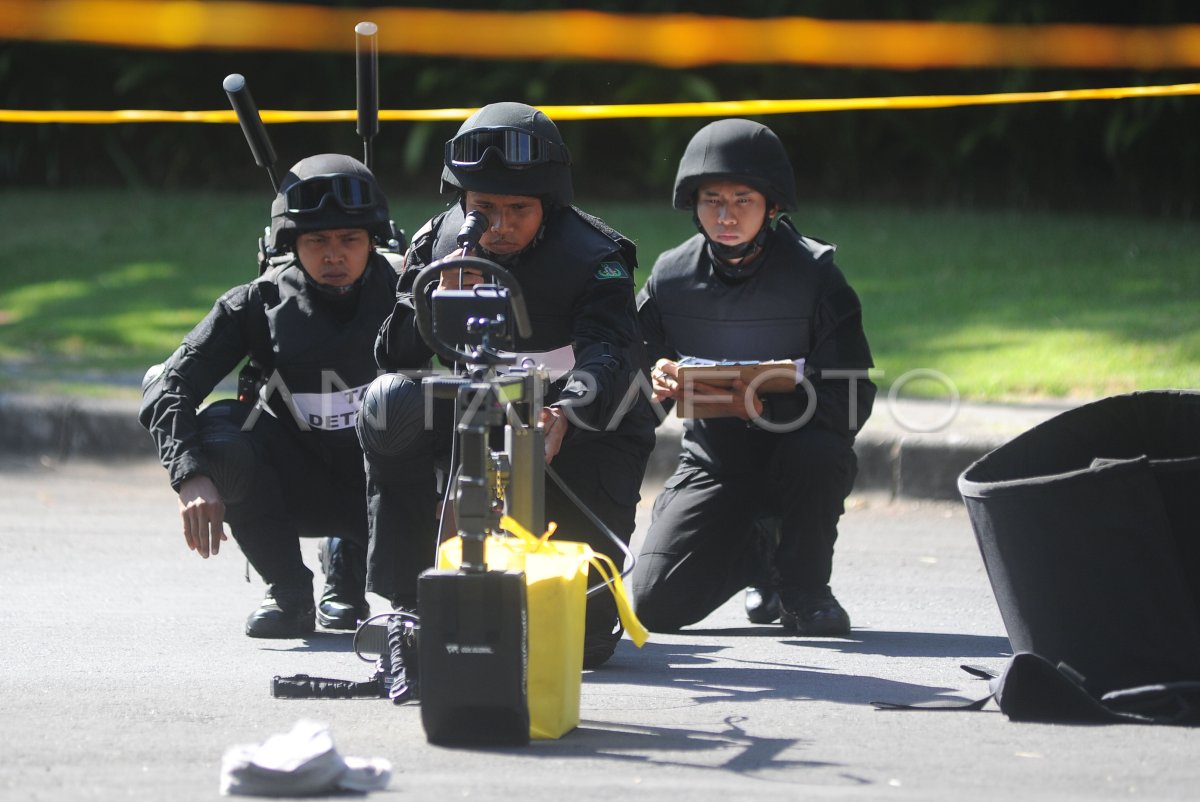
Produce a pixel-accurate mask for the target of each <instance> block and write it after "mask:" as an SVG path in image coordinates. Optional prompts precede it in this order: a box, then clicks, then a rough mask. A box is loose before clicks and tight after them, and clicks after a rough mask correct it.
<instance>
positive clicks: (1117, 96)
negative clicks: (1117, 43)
mask: <svg viewBox="0 0 1200 802" xmlns="http://www.w3.org/2000/svg"><path fill="white" fill-rule="evenodd" d="M1173 95H1200V83H1193V84H1170V85H1166V86H1123V87H1113V88H1108V89H1057V90H1053V91H1048V92H1003V93H997V94H982V95H910V96H899V97H858V98H810V99H799V100H723V101H709V102H704V103H624V104H606V105H588V106H539V107H538V108H540V109H542V111H544V112H546V114H548V115H549V116H550V117H551V118H552V119H554V120H603V119H616V118H634V117H749V116H756V115H763V114H798V113H805V112H818V111H858V110H865V109H941V108H951V107H955V106H985V105H996V104H1003V103H1047V102H1057V101H1075V100H1121V99H1127V98H1145V97H1168V96H1173ZM474 111H476V109H474V108H463V109H381V110H380V111H379V119H380V120H403V121H409V122H429V121H440V120H465V119H466V118H467V117H469V116H470V115H471V113H472V112H474ZM259 114H260V116H261V117H262V120H263V122H265V123H311V122H333V121H346V120H356V119H357V112H356V111H270V110H263V111H260V112H259ZM233 122H237V116H236V115H235V114H234V113H233V110H232V109H229V110H221V111H153V110H134V109H125V110H118V111H33V110H29V111H26V110H21V109H0V123H233Z"/></svg>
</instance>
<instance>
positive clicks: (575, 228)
mask: <svg viewBox="0 0 1200 802" xmlns="http://www.w3.org/2000/svg"><path fill="white" fill-rule="evenodd" d="M462 223H463V210H462V208H461V207H460V206H454V207H453V208H451V209H449V210H448V211H447V212H446V213H445V214H443V215H442V216H441V217H440V218H438V219H436V220H435V221H434V222H433V228H432V231H431V236H432V237H433V246H432V252H431V253H432V258H431V261H432V260H433V259H441V258H443V257H445V256H449V255H450V254H451V253H454V252H455V251H457V250H458V244H457V243H456V242H455V237H456V236H457V234H458V231H459V229H460V228H462ZM418 236H419V235H418ZM414 247H419V243H417V242H414ZM632 253H633V244H632V243H631V242H630V241H629V240H627V239H625V238H624V237H623V236H621V235H620V234H619V233H617V232H616V231H614V230H613V229H611V228H608V227H607V226H605V225H604V224H603V223H600V222H599V221H597V220H596V219H595V218H592V217H590V216H584V214H583V213H582V212H580V211H579V210H577V209H575V208H574V207H573V206H572V207H565V208H563V207H560V208H559V209H557V210H556V211H555V212H554V213H553V217H552V219H550V220H547V221H546V222H545V235H544V237H543V239H542V240H541V242H539V243H538V244H537V246H536V247H534V248H532V249H530V250H529V251H527V252H525V253H522V254H520V255H519V256H518V257H517V259H516V260H515V261H514V263H513V264H510V265H506V266H505V267H506V269H508V270H509V271H510V272H511V273H512V274H513V276H514V277H515V278H516V279H517V281H519V282H520V284H521V290H522V292H523V294H524V296H525V306H526V307H527V308H528V310H529V321H530V323H531V324H532V325H533V336H532V337H530V338H529V339H528V340H518V342H517V346H518V348H519V349H520V350H522V351H553V350H554V349H556V348H562V347H563V346H566V345H570V343H571V339H572V322H573V320H574V317H573V314H572V310H571V304H570V301H571V299H573V298H578V297H579V296H580V295H582V294H583V292H584V290H585V289H586V288H587V285H588V284H589V283H590V282H591V281H592V279H593V278H594V274H595V272H596V266H597V265H598V264H600V263H601V262H603V261H604V260H605V259H612V258H614V257H615V256H617V255H618V254H620V256H621V257H622V259H623V260H624V262H625V266H626V267H627V268H628V270H629V272H630V274H632V273H633V270H634V268H635V267H636V263H635V262H633V261H632V258H633V257H632ZM427 264H428V262H427Z"/></svg>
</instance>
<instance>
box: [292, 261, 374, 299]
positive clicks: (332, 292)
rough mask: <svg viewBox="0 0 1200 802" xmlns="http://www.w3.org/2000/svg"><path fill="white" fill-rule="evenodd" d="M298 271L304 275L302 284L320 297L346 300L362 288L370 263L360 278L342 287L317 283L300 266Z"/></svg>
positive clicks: (369, 269)
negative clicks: (320, 295)
mask: <svg viewBox="0 0 1200 802" xmlns="http://www.w3.org/2000/svg"><path fill="white" fill-rule="evenodd" d="M297 261H299V260H297ZM300 270H301V272H303V273H304V282H305V283H306V284H308V286H310V287H312V288H313V289H314V290H316V291H317V292H319V293H321V294H322V295H324V296H326V297H327V298H346V297H347V296H349V295H351V294H353V293H355V292H357V291H358V289H359V288H360V287H362V285H363V283H364V282H365V281H366V280H367V274H368V273H370V272H371V263H370V262H369V261H368V262H367V269H366V270H364V271H363V274H362V275H361V276H359V277H358V278H356V279H354V281H352V282H350V283H349V284H346V285H344V286H335V285H333V284H322V283H321V282H319V281H317V280H316V279H314V278H313V277H312V276H310V275H309V274H308V271H307V270H305V269H304V267H303V266H301V268H300Z"/></svg>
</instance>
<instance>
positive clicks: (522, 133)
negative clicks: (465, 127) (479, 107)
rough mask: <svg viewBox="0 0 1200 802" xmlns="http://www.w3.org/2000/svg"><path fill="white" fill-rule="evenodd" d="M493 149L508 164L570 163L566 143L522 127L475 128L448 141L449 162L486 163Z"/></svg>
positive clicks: (466, 165) (461, 164)
mask: <svg viewBox="0 0 1200 802" xmlns="http://www.w3.org/2000/svg"><path fill="white" fill-rule="evenodd" d="M489 151H494V152H495V153H496V154H497V155H498V156H499V157H500V160H501V161H502V162H503V163H504V165H505V166H506V167H517V168H520V167H533V166H534V165H537V164H544V163H545V162H560V163H562V164H570V163H571V155H570V153H569V152H568V151H567V146H566V145H560V144H559V143H557V142H551V141H550V140H548V139H545V138H543V137H540V136H538V135H536V134H531V133H530V132H528V131H526V130H525V129H523V128H475V129H472V130H470V131H466V132H464V133H461V134H459V135H458V136H456V137H454V139H451V140H450V141H449V142H447V143H446V164H447V165H450V166H452V167H461V168H466V169H472V168H479V167H482V166H483V160H484V159H485V158H486V157H487V155H488V152H489Z"/></svg>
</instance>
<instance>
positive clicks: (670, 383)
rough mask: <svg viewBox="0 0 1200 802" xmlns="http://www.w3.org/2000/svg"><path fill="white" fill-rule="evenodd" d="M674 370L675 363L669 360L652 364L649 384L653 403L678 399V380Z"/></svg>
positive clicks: (661, 360)
mask: <svg viewBox="0 0 1200 802" xmlns="http://www.w3.org/2000/svg"><path fill="white" fill-rule="evenodd" d="M675 369H676V365H675V362H674V361H672V360H670V359H660V360H658V361H657V362H655V363H654V370H652V371H650V383H651V389H652V390H653V396H652V397H653V399H654V400H655V401H663V400H665V399H667V398H678V397H679V379H678V374H677V373H676V372H675Z"/></svg>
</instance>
